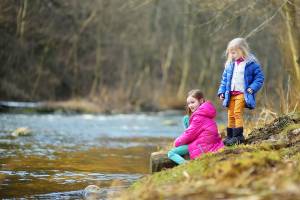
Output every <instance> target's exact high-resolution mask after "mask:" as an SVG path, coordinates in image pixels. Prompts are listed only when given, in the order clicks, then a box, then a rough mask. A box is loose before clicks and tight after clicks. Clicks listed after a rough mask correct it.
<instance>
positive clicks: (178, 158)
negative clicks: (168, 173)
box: [168, 145, 189, 165]
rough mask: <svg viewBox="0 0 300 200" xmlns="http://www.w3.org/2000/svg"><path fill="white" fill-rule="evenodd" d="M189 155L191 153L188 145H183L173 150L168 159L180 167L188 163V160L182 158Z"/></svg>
mask: <svg viewBox="0 0 300 200" xmlns="http://www.w3.org/2000/svg"><path fill="white" fill-rule="evenodd" d="M188 153H189V150H188V145H182V146H179V147H175V148H173V149H171V151H169V152H168V158H169V159H170V160H173V161H174V162H175V163H177V164H179V165H180V164H182V163H184V162H186V160H185V159H184V158H183V157H182V156H183V155H186V154H188Z"/></svg>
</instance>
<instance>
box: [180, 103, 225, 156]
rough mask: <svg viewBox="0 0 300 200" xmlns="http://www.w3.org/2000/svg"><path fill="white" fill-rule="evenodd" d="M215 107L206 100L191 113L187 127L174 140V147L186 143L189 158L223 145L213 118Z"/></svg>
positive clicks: (213, 150) (212, 150)
mask: <svg viewBox="0 0 300 200" xmlns="http://www.w3.org/2000/svg"><path fill="white" fill-rule="evenodd" d="M215 116H216V109H215V107H214V105H213V104H212V103H211V102H209V101H206V102H204V103H203V104H202V105H200V106H199V108H198V109H197V110H196V111H195V112H194V113H193V114H192V115H191V117H190V120H189V124H190V125H189V127H188V128H187V129H186V130H185V131H184V132H183V133H182V134H181V135H180V136H179V137H178V138H176V140H175V147H178V146H181V145H185V144H187V145H188V150H189V154H190V158H191V159H195V158H197V157H200V156H201V155H202V154H203V153H206V152H216V151H218V150H219V149H221V148H223V147H224V144H223V142H222V139H221V137H220V136H219V133H218V128H217V124H216V122H215V120H214V118H215Z"/></svg>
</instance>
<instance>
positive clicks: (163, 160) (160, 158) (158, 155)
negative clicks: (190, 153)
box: [150, 151, 177, 173]
mask: <svg viewBox="0 0 300 200" xmlns="http://www.w3.org/2000/svg"><path fill="white" fill-rule="evenodd" d="M176 165H177V164H176V163H175V162H173V161H172V160H170V159H169V158H168V153H167V152H163V151H159V152H153V153H151V156H150V173H154V172H159V171H161V170H163V169H167V168H172V167H175V166H176Z"/></svg>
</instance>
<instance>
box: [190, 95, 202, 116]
mask: <svg viewBox="0 0 300 200" xmlns="http://www.w3.org/2000/svg"><path fill="white" fill-rule="evenodd" d="M186 103H187V106H188V108H189V109H190V110H191V112H192V113H193V112H195V111H196V110H197V108H198V107H199V106H200V105H201V104H202V103H203V100H198V99H196V98H194V97H192V96H189V97H188V98H187V99H186Z"/></svg>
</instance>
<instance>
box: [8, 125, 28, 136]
mask: <svg viewBox="0 0 300 200" xmlns="http://www.w3.org/2000/svg"><path fill="white" fill-rule="evenodd" d="M31 133H32V131H31V130H30V129H29V128H27V127H20V128H17V129H16V130H14V131H13V132H12V133H11V136H13V137H18V136H28V135H30V134H31Z"/></svg>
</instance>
